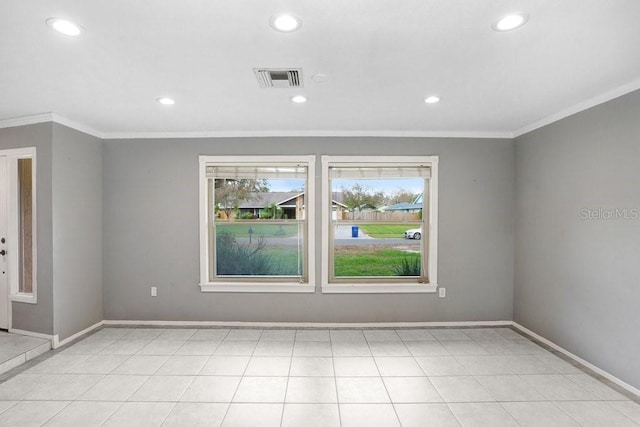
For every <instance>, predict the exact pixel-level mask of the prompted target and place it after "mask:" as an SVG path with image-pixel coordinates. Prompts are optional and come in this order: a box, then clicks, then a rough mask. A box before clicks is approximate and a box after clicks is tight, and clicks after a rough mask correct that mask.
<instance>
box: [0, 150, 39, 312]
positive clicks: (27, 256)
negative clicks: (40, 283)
mask: <svg viewBox="0 0 640 427" xmlns="http://www.w3.org/2000/svg"><path fill="white" fill-rule="evenodd" d="M2 154H3V155H6V159H7V166H8V172H9V173H8V181H7V183H8V190H9V192H8V204H7V207H8V212H7V213H8V215H7V263H8V279H9V287H10V292H11V300H13V301H18V302H26V303H34V304H35V303H37V292H36V291H37V281H36V277H37V275H36V265H37V262H36V242H37V240H36V185H35V184H36V150H35V148H20V149H11V150H3V152H2Z"/></svg>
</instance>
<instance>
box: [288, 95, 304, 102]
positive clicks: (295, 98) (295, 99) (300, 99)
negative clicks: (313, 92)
mask: <svg viewBox="0 0 640 427" xmlns="http://www.w3.org/2000/svg"><path fill="white" fill-rule="evenodd" d="M291 102H295V103H296V104H304V103H305V102H307V98H306V97H304V96H302V95H296V96H292V97H291Z"/></svg>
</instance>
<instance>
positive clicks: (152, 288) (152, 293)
mask: <svg viewBox="0 0 640 427" xmlns="http://www.w3.org/2000/svg"><path fill="white" fill-rule="evenodd" d="M151 296H152V297H157V296H158V288H156V287H155V286H152V287H151Z"/></svg>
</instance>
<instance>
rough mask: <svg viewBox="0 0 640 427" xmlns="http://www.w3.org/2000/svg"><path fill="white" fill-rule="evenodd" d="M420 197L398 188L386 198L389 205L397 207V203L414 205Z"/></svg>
mask: <svg viewBox="0 0 640 427" xmlns="http://www.w3.org/2000/svg"><path fill="white" fill-rule="evenodd" d="M417 196H418V195H417V194H416V193H412V192H410V191H408V190H405V189H403V188H398V189H397V190H396V191H394V192H393V193H392V194H391V195H390V196H387V197H386V200H385V203H386V204H387V205H395V204H397V203H413V201H414V200H415V199H416V197H417Z"/></svg>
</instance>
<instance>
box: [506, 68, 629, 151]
mask: <svg viewBox="0 0 640 427" xmlns="http://www.w3.org/2000/svg"><path fill="white" fill-rule="evenodd" d="M638 89H640V79H637V80H634V81H632V82H630V83H627V84H624V85H622V86H618V87H617V88H615V89H613V90H610V91H608V92H605V93H603V94H601V95H598V96H594V97H593V98H590V99H587V100H586V101H582V102H579V103H578V104H575V105H573V106H571V107H569V108H565V109H564V110H561V111H559V112H557V113H555V114H551V115H549V116H546V117H543V118H542V119H540V120H537V121H535V122H533V123H529V124H528V125H525V126H522V127H521V128H519V129H517V130H515V131H514V132H513V138H517V137H519V136H521V135H524V134H526V133H529V132H532V131H534V130H536V129H539V128H541V127H544V126H547V125H550V124H551V123H554V122H557V121H559V120H562V119H564V118H566V117H569V116H572V115H574V114H577V113H580V112H581V111H585V110H588V109H589V108H592V107H595V106H597V105H600V104H604V103H605V102H607V101H611V100H612V99H615V98H619V97H621V96H623V95H626V94H628V93H631V92H634V91H636V90H638Z"/></svg>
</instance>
